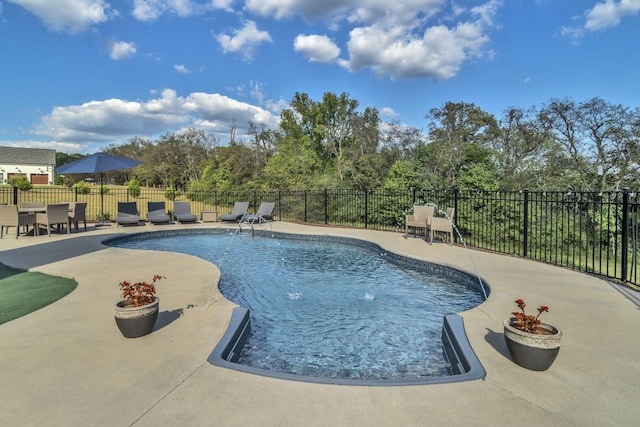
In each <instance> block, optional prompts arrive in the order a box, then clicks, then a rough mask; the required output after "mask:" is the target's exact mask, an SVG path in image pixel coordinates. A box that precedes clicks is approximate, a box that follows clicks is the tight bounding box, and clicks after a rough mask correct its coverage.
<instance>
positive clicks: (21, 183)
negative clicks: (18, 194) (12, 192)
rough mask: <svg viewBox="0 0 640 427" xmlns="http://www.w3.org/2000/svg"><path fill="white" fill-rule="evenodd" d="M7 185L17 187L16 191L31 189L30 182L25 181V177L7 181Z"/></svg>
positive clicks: (16, 177)
mask: <svg viewBox="0 0 640 427" xmlns="http://www.w3.org/2000/svg"><path fill="white" fill-rule="evenodd" d="M9 184H11V185H13V186H14V187H18V190H21V191H29V190H31V188H33V185H32V184H31V182H30V181H29V180H28V179H27V177H26V176H15V177H13V178H10V179H9Z"/></svg>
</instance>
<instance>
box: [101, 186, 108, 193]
mask: <svg viewBox="0 0 640 427" xmlns="http://www.w3.org/2000/svg"><path fill="white" fill-rule="evenodd" d="M99 191H100V194H107V193H108V192H109V187H107V186H106V185H101V186H100V190H99Z"/></svg>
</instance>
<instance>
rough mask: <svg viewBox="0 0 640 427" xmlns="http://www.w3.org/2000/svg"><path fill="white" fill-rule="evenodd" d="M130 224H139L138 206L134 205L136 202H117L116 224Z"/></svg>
mask: <svg viewBox="0 0 640 427" xmlns="http://www.w3.org/2000/svg"><path fill="white" fill-rule="evenodd" d="M131 224H135V225H139V224H140V216H139V215H138V206H137V205H136V202H118V214H117V215H116V226H119V225H131Z"/></svg>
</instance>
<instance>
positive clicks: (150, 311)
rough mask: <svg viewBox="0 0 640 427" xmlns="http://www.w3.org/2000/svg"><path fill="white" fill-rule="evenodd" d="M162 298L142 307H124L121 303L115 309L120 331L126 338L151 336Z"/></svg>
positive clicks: (156, 298) (122, 302)
mask: <svg viewBox="0 0 640 427" xmlns="http://www.w3.org/2000/svg"><path fill="white" fill-rule="evenodd" d="M159 309H160V298H158V297H155V298H154V300H153V302H151V303H149V304H147V305H142V306H140V307H124V301H120V302H118V303H117V304H116V307H115V318H116V324H117V325H118V329H120V332H122V335H124V336H125V337H126V338H137V337H141V336H143V335H147V334H149V333H150V332H151V331H152V330H153V325H155V323H156V319H157V318H158V311H159Z"/></svg>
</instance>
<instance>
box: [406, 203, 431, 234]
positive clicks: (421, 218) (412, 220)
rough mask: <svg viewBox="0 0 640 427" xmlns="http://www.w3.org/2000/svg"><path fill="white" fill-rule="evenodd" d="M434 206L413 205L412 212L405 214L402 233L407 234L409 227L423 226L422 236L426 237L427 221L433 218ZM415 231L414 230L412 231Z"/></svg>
mask: <svg viewBox="0 0 640 427" xmlns="http://www.w3.org/2000/svg"><path fill="white" fill-rule="evenodd" d="M434 210H435V206H421V205H415V206H414V207H413V214H412V215H406V216H405V222H404V234H405V236H407V237H408V236H409V227H413V228H424V237H425V239H426V238H427V223H428V222H429V221H430V220H431V218H433V212H434ZM414 233H415V232H414Z"/></svg>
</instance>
